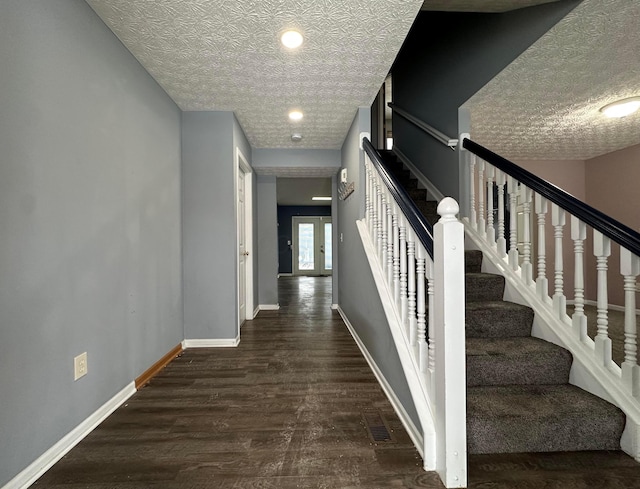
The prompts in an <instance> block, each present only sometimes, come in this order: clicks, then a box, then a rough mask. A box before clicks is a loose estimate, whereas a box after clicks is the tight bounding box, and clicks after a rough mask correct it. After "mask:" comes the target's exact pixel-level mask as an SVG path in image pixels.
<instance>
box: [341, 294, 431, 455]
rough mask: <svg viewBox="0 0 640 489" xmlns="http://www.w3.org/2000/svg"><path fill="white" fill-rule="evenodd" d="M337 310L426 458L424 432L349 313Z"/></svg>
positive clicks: (406, 428)
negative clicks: (409, 413)
mask: <svg viewBox="0 0 640 489" xmlns="http://www.w3.org/2000/svg"><path fill="white" fill-rule="evenodd" d="M337 310H338V312H339V313H340V317H341V318H342V320H343V321H344V324H346V325H347V329H348V330H349V332H350V333H351V336H352V337H353V339H354V341H355V342H356V345H358V348H360V351H361V352H362V356H364V358H365V360H366V361H367V363H368V364H369V367H370V368H371V371H372V372H373V375H375V377H376V379H377V380H378V383H379V384H380V387H382V390H383V391H384V393H385V394H386V396H387V399H389V402H390V403H391V406H392V407H393V409H394V411H395V412H396V414H397V415H398V418H400V421H401V422H402V425H403V426H404V429H405V430H407V433H408V434H409V437H410V438H411V441H412V442H413V444H414V445H415V447H416V450H418V453H420V456H421V457H422V458H423V459H424V442H423V436H422V433H420V430H418V428H416V425H415V424H414V423H413V421H412V420H411V418H410V417H409V415H408V414H407V411H406V410H405V409H404V406H403V405H402V403H401V402H400V400H399V399H398V397H397V396H396V393H395V392H394V391H393V388H392V387H391V385H390V384H389V382H387V379H386V378H385V376H384V375H383V373H382V371H381V370H380V369H379V368H378V365H377V364H376V362H375V360H374V359H373V357H372V356H371V354H370V353H369V350H367V347H366V346H365V345H364V343H363V342H362V340H361V339H360V337H359V336H358V333H356V330H355V329H354V327H353V325H352V324H351V322H350V321H349V319H348V318H347V315H346V314H345V313H344V311H343V310H342V308H341V307H340V306H339V305H337Z"/></svg>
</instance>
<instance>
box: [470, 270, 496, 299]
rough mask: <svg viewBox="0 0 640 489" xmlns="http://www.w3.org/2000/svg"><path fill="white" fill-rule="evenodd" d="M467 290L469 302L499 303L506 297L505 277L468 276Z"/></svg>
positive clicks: (488, 275)
mask: <svg viewBox="0 0 640 489" xmlns="http://www.w3.org/2000/svg"><path fill="white" fill-rule="evenodd" d="M465 289H466V290H465V292H466V296H467V302H479V301H499V300H502V297H503V295H504V277H502V276H501V275H490V274H475V273H472V274H467V275H466V277H465Z"/></svg>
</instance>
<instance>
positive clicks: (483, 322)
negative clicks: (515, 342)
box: [465, 300, 533, 338]
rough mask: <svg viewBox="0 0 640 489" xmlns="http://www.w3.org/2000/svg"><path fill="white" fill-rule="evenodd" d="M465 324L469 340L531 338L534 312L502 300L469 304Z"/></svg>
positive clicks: (528, 308)
mask: <svg viewBox="0 0 640 489" xmlns="http://www.w3.org/2000/svg"><path fill="white" fill-rule="evenodd" d="M465 324H466V326H465V328H466V336H467V338H499V337H517V336H530V335H531V325H532V324H533V310H532V309H531V308H530V307H527V306H523V305H520V304H516V303H514V302H508V301H501V300H498V301H483V302H468V303H467V305H466V310H465Z"/></svg>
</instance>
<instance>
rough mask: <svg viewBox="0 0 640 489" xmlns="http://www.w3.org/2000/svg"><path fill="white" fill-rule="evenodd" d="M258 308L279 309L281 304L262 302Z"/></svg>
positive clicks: (266, 309)
mask: <svg viewBox="0 0 640 489" xmlns="http://www.w3.org/2000/svg"><path fill="white" fill-rule="evenodd" d="M258 309H260V310H261V311H277V310H278V309H280V304H260V305H259V306H258Z"/></svg>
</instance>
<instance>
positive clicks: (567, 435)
mask: <svg viewBox="0 0 640 489" xmlns="http://www.w3.org/2000/svg"><path fill="white" fill-rule="evenodd" d="M572 421H573V422H571V421H570V420H560V421H559V422H554V423H547V422H544V421H543V422H541V423H536V424H533V423H527V428H526V432H523V429H522V426H521V425H520V426H518V425H511V426H504V425H503V426H496V425H495V424H493V423H491V422H482V421H480V420H477V419H472V418H470V419H468V420H467V433H474V435H472V436H468V438H467V451H468V453H470V454H483V453H524V452H573V451H583V450H620V441H619V440H620V437H621V436H622V429H618V430H616V431H615V432H613V433H612V432H611V430H610V429H607V427H604V429H593V428H592V427H591V426H589V419H588V418H585V419H581V420H572ZM611 423H616V421H615V420H612V421H611Z"/></svg>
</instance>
